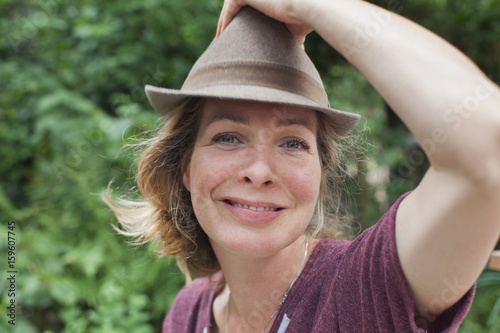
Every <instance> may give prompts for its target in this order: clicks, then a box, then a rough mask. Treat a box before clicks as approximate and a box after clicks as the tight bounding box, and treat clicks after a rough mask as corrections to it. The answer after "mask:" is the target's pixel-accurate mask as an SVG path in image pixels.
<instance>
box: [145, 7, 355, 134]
mask: <svg viewBox="0 0 500 333" xmlns="http://www.w3.org/2000/svg"><path fill="white" fill-rule="evenodd" d="M146 94H147V96H148V99H149V101H150V102H151V104H152V105H153V106H154V108H155V109H156V110H157V111H158V112H159V113H160V114H162V115H165V116H167V117H168V115H171V114H173V111H174V110H176V109H177V108H178V107H179V106H180V105H182V103H183V101H185V100H186V99H188V98H218V99H233V100H241V101H256V102H263V103H275V104H280V105H283V106H285V107H286V106H297V107H304V108H307V109H310V110H313V111H319V112H323V113H324V114H326V115H327V116H328V118H329V120H330V121H331V122H332V125H333V126H334V128H335V130H336V134H337V135H338V137H343V136H345V135H347V133H349V132H350V131H351V130H352V129H353V128H354V127H355V126H356V124H357V122H358V120H359V118H360V117H359V115H356V114H354V113H348V112H344V111H340V110H336V109H332V108H330V103H329V101H328V96H327V95H326V92H325V88H324V86H323V83H322V82H321V78H320V76H319V73H318V71H317V70H316V67H315V66H314V64H313V63H312V61H311V59H309V57H308V56H307V54H306V52H305V50H304V49H303V48H302V47H301V45H299V43H297V41H296V40H295V37H294V36H293V35H292V34H291V33H290V32H289V31H288V28H287V27H286V25H285V24H284V23H281V22H278V21H276V20H274V19H272V18H270V17H268V16H266V15H264V14H262V13H260V12H259V11H257V10H255V9H253V8H251V7H248V6H247V7H243V8H242V9H241V10H240V11H239V12H238V14H237V15H236V17H235V18H234V19H233V21H232V22H231V24H229V26H228V27H227V28H226V29H225V30H224V31H223V32H222V34H221V35H220V36H219V37H218V38H216V39H215V40H213V41H212V43H211V44H210V46H209V47H208V48H207V49H206V51H205V52H204V53H203V54H202V55H201V57H200V58H199V59H198V60H197V61H196V63H195V64H194V65H193V68H192V69H191V71H190V72H189V75H188V77H187V78H186V80H185V81H184V84H183V85H182V88H181V89H180V90H176V89H167V88H162V87H153V86H146Z"/></svg>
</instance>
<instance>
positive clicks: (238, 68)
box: [181, 62, 330, 107]
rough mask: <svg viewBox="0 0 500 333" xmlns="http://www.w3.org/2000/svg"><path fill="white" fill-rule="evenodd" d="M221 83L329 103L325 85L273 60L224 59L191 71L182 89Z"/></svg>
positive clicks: (324, 104) (326, 104)
mask: <svg viewBox="0 0 500 333" xmlns="http://www.w3.org/2000/svg"><path fill="white" fill-rule="evenodd" d="M220 85H251V86H260V87H267V88H274V89H278V90H282V91H287V92H290V93H293V94H297V95H301V96H304V97H306V98H308V99H310V100H312V101H314V102H316V103H318V104H319V105H321V106H326V107H329V104H330V103H329V102H328V97H327V95H326V92H325V89H324V88H323V86H322V85H321V84H320V83H318V82H317V81H316V80H314V79H313V78H312V77H311V76H309V75H307V74H306V73H304V72H302V71H299V70H297V69H295V68H291V67H288V66H282V65H277V64H272V63H263V62H251V63H248V62H246V63H221V64H214V65H209V66H205V67H203V68H200V69H199V70H196V71H195V72H194V73H190V74H189V76H188V77H187V78H186V81H185V82H184V85H183V86H182V88H181V90H196V89H202V88H207V87H213V86H220Z"/></svg>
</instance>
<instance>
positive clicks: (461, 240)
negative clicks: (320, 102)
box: [218, 0, 500, 318]
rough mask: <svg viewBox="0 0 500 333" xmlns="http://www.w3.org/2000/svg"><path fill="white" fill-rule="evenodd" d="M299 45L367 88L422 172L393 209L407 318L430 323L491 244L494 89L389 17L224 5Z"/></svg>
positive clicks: (272, 4) (497, 130)
mask: <svg viewBox="0 0 500 333" xmlns="http://www.w3.org/2000/svg"><path fill="white" fill-rule="evenodd" d="M245 4H250V5H251V6H253V7H256V8H257V9H259V10H261V11H263V12H264V13H266V14H268V15H269V16H272V17H274V18H276V19H278V20H281V21H284V22H286V23H288V26H289V29H290V30H291V31H292V32H293V33H294V34H296V35H297V39H298V40H299V41H300V40H303V37H304V35H305V34H306V33H307V32H308V31H309V30H310V29H314V30H316V31H317V32H318V33H319V34H320V35H321V36H322V37H323V38H324V39H325V40H326V41H327V42H328V43H329V44H330V45H331V46H332V47H334V48H335V49H337V50H338V51H339V52H340V53H342V54H343V55H344V56H345V57H346V58H347V59H348V60H349V61H350V62H351V63H352V64H353V65H354V66H355V67H356V68H358V69H359V70H360V71H361V73H363V75H365V77H366V78H367V79H368V80H369V81H370V82H371V83H372V85H373V86H374V87H375V88H376V89H377V91H378V92H379V93H380V94H381V95H382V97H383V98H384V99H385V100H386V101H387V103H388V104H389V105H390V106H391V107H392V108H393V110H394V111H395V112H396V113H397V115H398V116H399V117H400V118H401V119H402V120H403V121H404V123H405V124H406V125H407V127H408V128H409V129H410V131H411V132H412V133H413V134H414V135H415V137H416V138H417V140H418V141H419V143H420V145H421V146H422V148H423V149H424V151H425V152H426V154H427V156H428V157H429V159H430V162H431V167H430V169H429V171H428V172H427V174H426V175H425V177H424V179H423V180H422V182H421V183H420V185H419V186H418V187H417V188H416V189H415V190H414V191H413V192H412V194H411V195H409V196H408V197H407V198H406V199H405V200H404V201H403V203H402V204H401V206H400V209H399V211H398V215H397V221H396V223H397V224H396V242H397V246H398V253H399V257H400V260H401V264H402V267H403V270H404V272H405V275H406V277H407V279H408V282H409V284H410V287H411V289H412V292H413V296H414V300H415V305H416V309H417V311H418V312H420V313H421V314H422V315H424V316H427V317H428V318H432V316H434V315H437V314H439V313H441V312H443V311H444V310H446V309H447V308H449V307H450V306H451V305H453V304H454V303H456V302H457V301H458V300H459V299H460V298H461V297H462V296H463V295H464V294H465V293H466V292H467V290H468V289H470V287H471V286H472V285H473V283H474V281H475V280H476V279H477V278H478V276H479V274H480V273H481V271H482V269H483V268H484V266H485V265H486V262H487V260H488V257H489V255H490V253H491V251H492V249H493V248H494V246H495V244H496V242H497V240H498V238H499V235H500V89H499V87H498V86H496V85H495V84H494V83H492V82H491V81H490V80H489V79H488V78H487V77H486V76H485V75H484V74H483V73H482V72H481V71H480V70H479V69H478V68H477V66H476V65H475V64H474V63H473V62H472V61H471V60H469V59H468V58H467V57H466V56H465V55H464V54H462V53H461V52H460V51H458V50H457V49H456V48H455V47H453V46H452V45H450V44H449V43H447V42H446V41H445V40H443V39H442V38H440V37H439V36H437V35H435V34H433V33H432V32H430V31H428V30H427V29H425V28H423V27H421V26H419V25H418V24H415V23H413V22H411V21H409V20H407V19H405V18H403V17H401V16H399V15H397V14H394V13H392V12H390V11H387V10H385V9H382V8H380V7H377V6H375V5H372V4H370V3H367V2H364V1H359V0H307V1H306V0H299V1H286V0H278V1H260V0H249V1H237V0H231V1H226V3H225V5H224V6H225V7H224V10H223V12H222V14H221V19H220V22H219V29H218V32H219V33H220V31H221V30H223V29H224V28H225V26H227V24H228V23H229V22H230V20H231V19H232V17H233V16H234V15H235V13H236V12H237V11H238V10H239V8H240V7H241V6H242V5H245Z"/></svg>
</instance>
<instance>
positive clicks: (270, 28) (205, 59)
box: [183, 6, 329, 106]
mask: <svg viewBox="0 0 500 333" xmlns="http://www.w3.org/2000/svg"><path fill="white" fill-rule="evenodd" d="M235 65H243V66H244V65H247V67H248V68H249V69H250V68H253V69H255V70H256V69H257V67H259V66H263V67H264V68H266V69H264V70H263V72H264V73H268V74H267V75H272V74H271V73H273V72H272V71H271V72H267V69H269V68H270V67H274V68H278V67H279V68H281V69H283V70H285V71H289V72H296V73H299V76H298V77H301V78H302V80H303V79H304V77H308V78H307V80H308V81H312V80H313V81H314V85H315V86H316V88H315V90H316V94H315V97H314V98H312V99H313V100H315V101H316V102H317V103H318V104H320V105H325V106H328V105H329V103H328V97H327V95H326V92H325V91H324V87H323V83H322V81H321V77H320V75H319V73H318V71H317V70H316V67H315V66H314V64H313V63H312V61H311V59H310V58H309V56H308V55H307V54H306V52H305V51H304V49H303V48H302V46H301V45H300V44H299V43H298V42H297V41H296V40H295V37H294V36H293V35H292V34H291V33H290V31H289V30H288V28H287V27H286V25H285V24H284V23H281V22H279V21H276V20H274V19H272V18H270V17H268V16H266V15H265V14H262V13H261V12H259V11H257V10H255V9H253V8H252V7H249V6H246V7H243V8H242V9H241V10H240V12H239V13H238V14H237V15H236V17H235V18H234V19H233V21H232V22H231V23H230V24H229V26H228V27H227V28H226V29H225V30H224V32H223V33H222V34H221V35H220V36H219V37H218V38H216V39H214V40H213V41H212V43H211V44H210V45H209V47H208V48H207V49H206V51H205V52H204V53H203V54H202V55H201V56H200V58H198V60H197V61H196V63H195V64H194V65H193V67H192V69H191V71H190V73H189V75H188V78H187V79H186V82H185V83H184V86H183V89H185V88H193V86H191V85H192V84H193V82H192V81H194V80H190V78H193V77H195V76H196V75H197V73H198V72H200V71H204V70H206V69H207V68H214V67H216V68H217V67H218V68H228V67H231V66H235ZM228 73H229V72H228V71H225V72H224V76H225V78H226V79H227V76H228ZM221 74H222V73H221ZM235 75H237V74H236V73H235ZM256 75H259V74H255V73H254V77H255V76H256ZM284 76H287V79H289V78H290V76H288V75H284ZM220 77H221V78H222V80H221V82H220V83H221V84H223V82H222V81H224V79H223V78H224V77H223V76H222V75H221V76H220ZM261 77H262V75H261ZM197 79H198V77H197ZM311 79H312V80H311ZM242 81H246V82H247V83H248V79H247V78H245V77H242ZM233 83H234V82H233ZM242 83H243V82H242ZM198 84H199V83H198ZM207 84H210V85H216V84H218V82H217V79H215V80H214V79H213V78H212V79H211V80H210V82H209V83H208V82H207ZM258 84H261V83H258ZM195 85H196V84H195ZM262 85H265V84H262ZM195 88H201V87H200V86H199V85H198V86H196V87H195ZM304 95H306V97H308V98H311V96H307V94H304ZM318 95H320V96H318ZM318 99H319V100H320V101H319V100H318Z"/></svg>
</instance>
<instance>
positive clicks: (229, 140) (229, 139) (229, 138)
mask: <svg viewBox="0 0 500 333" xmlns="http://www.w3.org/2000/svg"><path fill="white" fill-rule="evenodd" d="M212 141H213V142H219V143H222V144H226V145H230V144H235V143H240V140H238V138H237V137H236V136H235V135H232V134H226V133H221V134H217V135H216V136H215V137H214V138H213V139H212Z"/></svg>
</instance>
